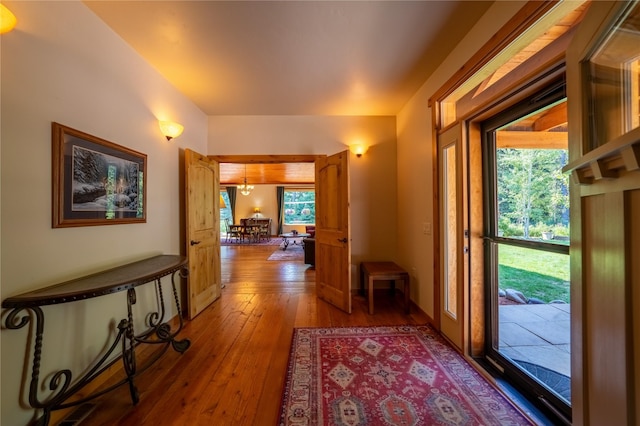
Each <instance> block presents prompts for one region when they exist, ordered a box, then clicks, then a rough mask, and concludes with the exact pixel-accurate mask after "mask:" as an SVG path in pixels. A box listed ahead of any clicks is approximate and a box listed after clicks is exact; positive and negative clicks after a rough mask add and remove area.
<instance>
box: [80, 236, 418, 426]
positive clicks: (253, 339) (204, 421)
mask: <svg viewBox="0 0 640 426" xmlns="http://www.w3.org/2000/svg"><path fill="white" fill-rule="evenodd" d="M276 248H277V247H274V246H239V247H221V258H222V259H221V260H222V279H223V283H224V284H225V288H223V290H222V296H221V297H220V299H218V300H217V301H216V302H214V303H213V304H212V305H211V306H209V307H208V308H207V309H205V310H204V311H203V312H202V313H201V314H200V315H199V316H198V317H196V318H195V319H194V320H193V321H190V322H187V324H186V326H185V328H184V330H183V332H182V333H181V335H180V337H183V338H184V337H188V338H189V339H190V340H191V347H190V348H189V350H187V351H186V352H185V353H184V354H182V355H180V354H178V353H176V352H174V351H172V350H169V351H167V353H166V354H165V355H164V356H163V357H162V358H161V359H160V360H159V361H158V362H157V363H156V364H155V365H154V366H153V367H151V368H150V369H149V370H148V371H146V372H144V373H143V374H142V375H141V376H140V377H139V378H137V379H136V385H137V388H138V390H139V392H140V402H139V403H138V404H137V405H136V406H133V405H132V404H131V399H130V396H129V391H128V388H127V387H126V386H122V387H120V388H119V389H117V390H115V391H113V392H110V393H109V394H107V395H105V396H104V397H102V399H101V400H99V406H98V407H97V408H96V410H95V411H94V412H93V413H92V414H91V415H90V417H88V418H87V420H85V422H84V423H83V424H87V425H110V426H111V425H136V426H138V425H155V426H164V425H276V424H277V422H278V415H279V410H280V397H281V392H282V388H283V385H284V379H285V373H286V367H287V361H288V356H289V347H290V343H291V337H292V333H293V328H294V327H338V326H353V325H365V326H366V325H397V324H425V323H426V322H427V317H426V316H425V315H424V314H422V313H419V312H418V311H417V309H412V314H410V315H405V314H404V313H403V312H404V311H403V308H402V302H401V294H399V295H397V297H396V300H387V298H385V297H384V295H382V294H380V295H376V301H375V303H376V305H375V307H376V313H375V315H369V314H368V313H367V304H366V301H365V299H364V298H363V297H361V296H354V299H353V313H352V314H351V315H349V314H346V313H344V312H342V311H340V310H338V309H337V308H334V307H332V306H331V305H329V304H327V303H325V302H323V301H321V300H318V299H317V298H316V296H315V271H314V270H313V269H311V268H310V267H309V266H308V265H304V264H303V263H302V261H267V260H266V259H267V257H269V255H270V254H271V252H273V250H275V249H276ZM389 299H392V298H389Z"/></svg>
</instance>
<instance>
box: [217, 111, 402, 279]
mask: <svg viewBox="0 0 640 426" xmlns="http://www.w3.org/2000/svg"><path fill="white" fill-rule="evenodd" d="M357 141H360V142H361V143H363V144H364V145H367V146H369V150H368V151H367V152H366V153H365V154H364V155H363V156H362V157H360V158H357V157H356V156H355V155H353V154H351V155H350V159H349V161H350V164H349V173H350V175H349V176H350V177H349V181H350V185H351V241H352V243H351V255H352V256H351V261H352V281H353V282H352V284H353V286H354V287H356V286H357V285H358V283H357V268H356V267H357V265H358V264H359V263H360V262H361V261H362V260H384V259H390V260H397V258H396V253H397V238H396V229H395V226H396V223H397V208H396V202H397V184H396V176H397V161H396V120H395V117H385V116H381V117H361V116H344V117H338V116H216V117H209V154H210V155H234V154H235V155H243V154H255V155H260V154H281V155H294V154H316V155H320V154H326V155H330V154H335V153H337V152H340V151H344V150H347V149H348V146H349V145H350V144H353V143H355V142H357ZM240 197H242V195H238V199H239V198H240ZM240 213H241V212H240V211H238V214H240ZM274 218H275V216H274Z"/></svg>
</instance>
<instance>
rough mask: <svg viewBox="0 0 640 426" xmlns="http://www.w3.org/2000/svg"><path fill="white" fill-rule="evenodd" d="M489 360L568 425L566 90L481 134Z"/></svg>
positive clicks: (520, 107)
mask: <svg viewBox="0 0 640 426" xmlns="http://www.w3.org/2000/svg"><path fill="white" fill-rule="evenodd" d="M481 137H482V149H483V153H482V155H483V167H482V169H483V170H482V171H483V194H484V209H485V211H484V215H483V216H484V224H483V228H484V232H483V234H484V240H485V247H484V250H485V253H484V259H485V260H484V270H485V281H484V282H485V300H486V301H487V307H488V309H487V311H486V324H487V327H486V329H485V333H486V336H485V345H486V347H485V353H486V357H487V359H488V360H489V361H491V363H492V364H493V365H495V366H497V367H498V369H499V370H501V371H503V373H504V377H505V378H506V379H507V380H509V381H511V382H512V383H513V384H514V385H515V386H516V387H519V388H520V390H521V391H522V392H523V393H524V394H526V395H528V396H530V397H533V398H535V399H537V400H538V401H539V402H541V403H543V404H544V405H546V406H547V407H548V408H550V409H551V410H552V411H554V412H556V413H559V414H560V415H561V416H560V417H561V418H562V417H564V418H565V419H566V421H569V419H570V418H571V362H570V359H571V346H570V310H571V308H570V307H571V304H570V295H569V287H570V278H569V265H570V263H569V177H568V175H565V174H563V173H562V168H563V167H564V166H565V165H566V164H567V160H568V138H567V107H566V92H565V83H564V80H561V81H558V82H554V83H552V84H550V85H548V86H547V87H545V88H544V89H542V90H541V91H539V92H537V93H535V94H533V95H532V96H530V97H529V98H527V99H525V100H524V101H522V102H520V103H518V104H516V105H514V106H512V107H510V108H508V109H506V110H504V111H502V112H500V113H498V114H496V115H494V116H493V117H491V118H488V119H487V120H485V121H484V122H483V123H482V124H481Z"/></svg>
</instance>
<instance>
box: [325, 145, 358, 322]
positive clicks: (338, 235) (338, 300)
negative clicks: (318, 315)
mask: <svg viewBox="0 0 640 426" xmlns="http://www.w3.org/2000/svg"><path fill="white" fill-rule="evenodd" d="M348 169H349V152H348V151H344V152H341V153H338V154H335V155H333V156H329V157H326V158H321V159H318V160H317V161H316V188H317V193H316V290H317V293H318V297H319V298H320V299H322V300H325V301H327V302H329V303H331V304H333V305H335V306H337V307H338V308H340V309H342V310H343V311H345V312H349V313H351V244H350V240H351V235H350V223H349V218H350V213H349V173H348Z"/></svg>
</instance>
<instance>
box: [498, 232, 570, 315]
mask: <svg viewBox="0 0 640 426" xmlns="http://www.w3.org/2000/svg"><path fill="white" fill-rule="evenodd" d="M499 259H500V261H499V267H498V271H499V277H500V288H501V289H503V290H506V289H508V288H511V289H514V290H518V291H520V292H522V293H523V294H524V295H525V296H526V297H536V298H538V299H541V300H543V301H545V302H550V301H552V300H562V301H564V302H567V303H569V256H568V255H565V254H558V253H550V252H544V251H539V250H531V249H526V248H521V247H514V246H510V245H506V244H501V245H500V252H499Z"/></svg>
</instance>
